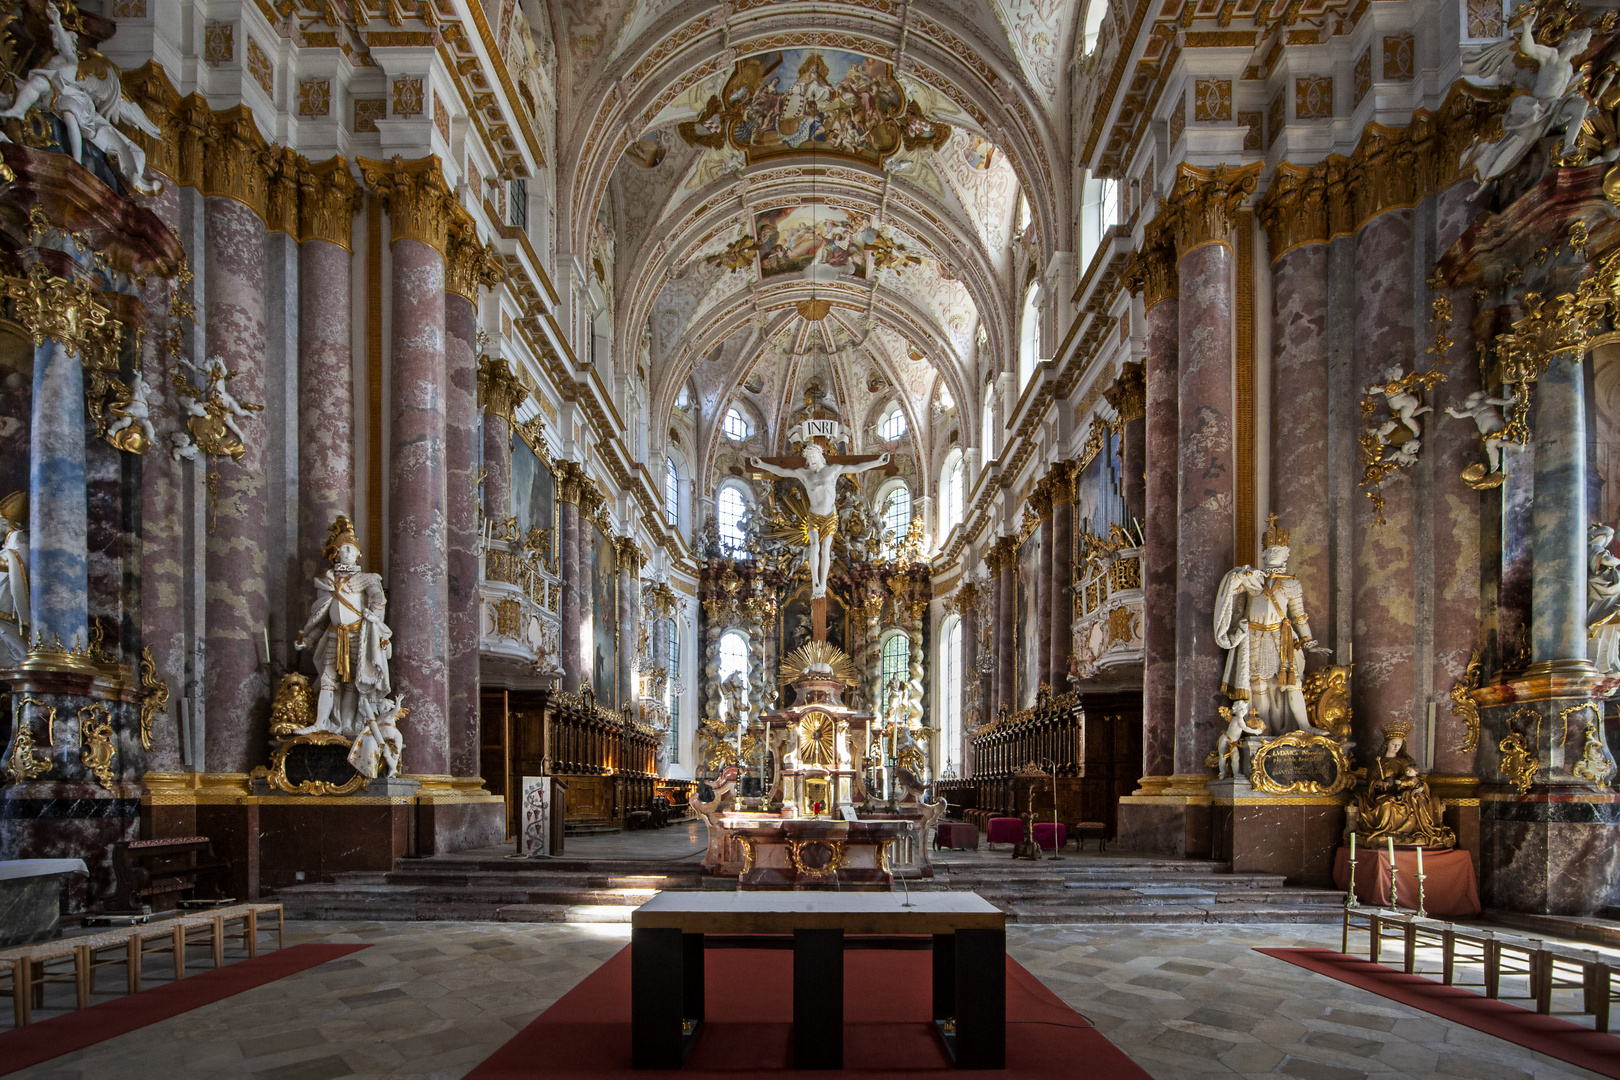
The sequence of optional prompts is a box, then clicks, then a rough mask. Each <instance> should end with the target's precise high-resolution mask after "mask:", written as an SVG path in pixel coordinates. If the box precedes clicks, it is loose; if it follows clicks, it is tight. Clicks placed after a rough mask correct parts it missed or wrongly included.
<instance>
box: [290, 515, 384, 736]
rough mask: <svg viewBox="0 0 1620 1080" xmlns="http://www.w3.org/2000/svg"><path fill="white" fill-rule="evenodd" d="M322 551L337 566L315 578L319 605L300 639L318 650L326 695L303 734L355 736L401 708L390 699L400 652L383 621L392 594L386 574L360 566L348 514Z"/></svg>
mask: <svg viewBox="0 0 1620 1080" xmlns="http://www.w3.org/2000/svg"><path fill="white" fill-rule="evenodd" d="M321 551H322V553H323V554H324V555H325V556H326V558H327V559H328V561H330V562H331V564H332V568H331V569H330V570H328V571H326V572H325V573H324V574H322V575H321V576H320V577H318V578H316V579H315V606H314V607H313V608H312V609H311V610H310V613H309V621H308V622H306V623H305V624H304V628H303V629H302V630H300V631H299V632H298V638H297V642H296V643H297V646H298V647H299V648H300V649H302V648H304V647H305V646H306V645H308V646H309V647H311V648H312V649H314V653H315V667H316V668H317V669H318V670H319V671H320V696H319V697H318V698H317V699H316V702H315V723H314V724H312V725H310V726H309V727H307V728H305V729H303V731H301V732H299V734H308V733H310V732H315V731H330V732H335V733H336V734H338V735H341V736H343V737H344V738H345V739H349V740H353V739H355V738H356V737H358V736H359V735H360V734H361V733H362V732H363V731H365V730H366V729H367V727H368V725H369V724H370V723H371V722H372V721H374V720H377V719H378V718H379V717H381V716H383V715H385V714H390V713H392V712H394V711H397V702H391V701H388V700H387V697H388V690H389V680H388V661H389V659H390V658H391V657H392V656H393V655H394V647H393V643H392V641H391V640H390V638H391V637H392V635H391V634H390V633H389V630H388V626H387V625H386V624H385V623H384V622H383V613H384V612H385V611H386V610H387V607H388V598H387V597H386V596H385V595H384V594H383V587H382V578H381V577H380V576H379V575H377V574H368V573H366V572H365V571H363V570H361V569H360V544H359V541H358V540H356V539H355V535H354V528H353V526H351V525H350V524H349V519H348V518H346V517H343V516H342V515H339V516H338V518H337V520H335V521H333V522H332V526H331V528H330V529H329V530H328V532H327V538H326V545H325V547H323V548H322V549H321ZM312 635H313V636H312Z"/></svg>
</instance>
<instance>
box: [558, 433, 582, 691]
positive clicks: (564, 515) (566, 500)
mask: <svg viewBox="0 0 1620 1080" xmlns="http://www.w3.org/2000/svg"><path fill="white" fill-rule="evenodd" d="M557 464H558V466H559V468H558V471H557V532H558V539H557V564H558V566H557V571H558V576H559V577H561V578H562V582H563V600H564V603H563V605H562V612H561V615H562V629H561V630H560V631H558V641H557V648H558V651H560V652H561V653H562V656H561V657H559V658H558V659H559V661H560V663H561V666H562V688H563V689H564V690H565V691H568V692H570V693H573V692H576V691H578V690H579V688H580V686H581V685H582V684H584V683H586V682H588V681H589V678H588V671H589V669H587V668H586V667H585V666H584V655H583V653H582V652H581V650H580V645H579V634H580V618H579V617H580V612H581V606H580V598H579V593H578V584H579V581H580V579H581V578H582V577H583V576H584V574H583V572H582V571H581V566H582V564H581V562H580V558H579V550H580V533H581V532H582V531H583V530H582V529H581V528H580V522H579V481H578V479H577V477H576V476H575V475H574V474H575V473H576V472H577V470H578V466H577V465H574V464H573V463H571V462H558V463H557ZM587 597H588V594H587ZM587 602H588V599H587Z"/></svg>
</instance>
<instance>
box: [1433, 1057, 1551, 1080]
mask: <svg viewBox="0 0 1620 1080" xmlns="http://www.w3.org/2000/svg"><path fill="white" fill-rule="evenodd" d="M1434 1071H1435V1075H1436V1076H1466V1077H1468V1078H1469V1080H1535V1074H1534V1073H1532V1072H1527V1071H1525V1070H1524V1069H1517V1068H1514V1067H1513V1066H1511V1065H1505V1064H1502V1063H1500V1062H1495V1061H1485V1060H1482V1059H1480V1058H1478V1057H1475V1056H1473V1055H1471V1054H1457V1053H1441V1054H1440V1055H1439V1059H1438V1060H1437V1061H1436V1062H1435V1066H1434Z"/></svg>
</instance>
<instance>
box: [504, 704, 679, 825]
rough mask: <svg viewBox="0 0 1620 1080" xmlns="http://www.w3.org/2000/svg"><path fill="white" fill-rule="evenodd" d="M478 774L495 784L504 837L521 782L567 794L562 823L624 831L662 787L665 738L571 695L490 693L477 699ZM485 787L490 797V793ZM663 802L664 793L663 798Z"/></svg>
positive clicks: (511, 821)
mask: <svg viewBox="0 0 1620 1080" xmlns="http://www.w3.org/2000/svg"><path fill="white" fill-rule="evenodd" d="M481 701H482V716H483V739H482V762H481V764H482V773H483V775H484V776H485V777H486V778H491V777H497V776H498V777H501V778H502V779H503V782H502V783H501V784H500V791H499V792H498V794H503V795H505V796H506V806H507V820H508V828H509V830H515V829H516V823H517V812H518V808H517V803H518V799H517V796H518V793H519V790H520V788H521V786H522V778H523V777H525V776H555V777H558V778H559V779H561V780H562V781H563V782H564V783H565V784H566V785H567V790H568V808H567V813H568V819H569V820H570V821H584V822H591V823H601V824H611V825H617V826H618V827H620V828H624V827H625V826H626V824H627V823H628V820H629V816H630V814H631V813H632V812H633V811H636V810H645V809H647V808H648V807H649V806H650V804H651V802H652V798H653V796H654V795H655V794H657V793H658V789H659V786H660V785H661V784H663V783H664V781H663V780H662V779H661V778H660V777H659V775H658V747H659V746H660V744H661V743H662V742H663V739H664V736H663V735H661V734H659V733H658V732H657V731H656V730H655V729H653V728H651V727H648V726H647V725H645V724H643V723H641V722H640V721H638V720H634V719H631V718H629V717H626V716H624V715H623V714H621V713H615V712H611V711H609V710H608V709H605V708H603V707H602V706H600V705H596V704H594V703H593V702H591V701H589V700H588V698H583V697H581V696H579V695H576V694H564V693H555V692H552V691H549V690H510V691H508V690H492V691H489V690H487V691H485V692H484V694H483V695H482V697H481ZM494 787H495V785H494V783H493V782H491V790H494ZM666 794H667V793H666Z"/></svg>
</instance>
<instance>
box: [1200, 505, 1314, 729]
mask: <svg viewBox="0 0 1620 1080" xmlns="http://www.w3.org/2000/svg"><path fill="white" fill-rule="evenodd" d="M1269 522H1270V526H1271V527H1270V528H1268V529H1267V530H1266V532H1265V535H1264V536H1263V537H1262V538H1261V543H1262V548H1263V550H1262V552H1261V555H1260V566H1259V568H1258V569H1256V568H1255V567H1253V566H1248V565H1244V566H1239V567H1237V568H1235V569H1233V570H1230V571H1228V572H1227V575H1226V576H1225V577H1224V578H1222V579H1221V587H1220V591H1219V592H1218V593H1217V594H1216V596H1215V642H1216V644H1217V645H1219V646H1220V647H1221V648H1223V649H1225V650H1226V671H1225V674H1224V675H1223V677H1222V679H1221V693H1223V694H1225V695H1226V696H1227V697H1229V698H1231V699H1232V700H1233V701H1234V702H1239V701H1247V702H1248V703H1249V711H1250V712H1251V714H1252V716H1253V719H1252V720H1251V721H1250V723H1251V724H1252V723H1254V722H1255V721H1259V722H1260V723H1263V724H1264V725H1265V728H1266V731H1267V733H1268V734H1270V735H1281V734H1282V733H1283V732H1284V731H1285V730H1287V728H1288V726H1289V725H1290V724H1293V725H1294V726H1296V727H1298V728H1299V730H1301V731H1304V732H1307V733H1309V734H1312V735H1325V734H1327V732H1325V731H1323V730H1322V729H1321V728H1319V727H1317V726H1316V725H1314V724H1312V723H1311V720H1310V715H1309V713H1308V711H1307V709H1306V707H1305V694H1304V691H1303V689H1302V684H1303V680H1304V677H1305V655H1306V653H1307V652H1326V651H1327V650H1325V649H1319V648H1318V647H1317V645H1316V639H1315V638H1313V637H1312V636H1311V624H1310V621H1309V620H1308V619H1307V618H1306V617H1305V593H1304V589H1303V588H1302V587H1301V585H1300V583H1299V579H1298V578H1296V577H1294V576H1293V575H1292V574H1290V573H1288V554H1289V551H1288V531H1287V530H1286V529H1279V528H1278V527H1277V515H1276V514H1272V515H1271V517H1270V518H1269Z"/></svg>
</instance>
